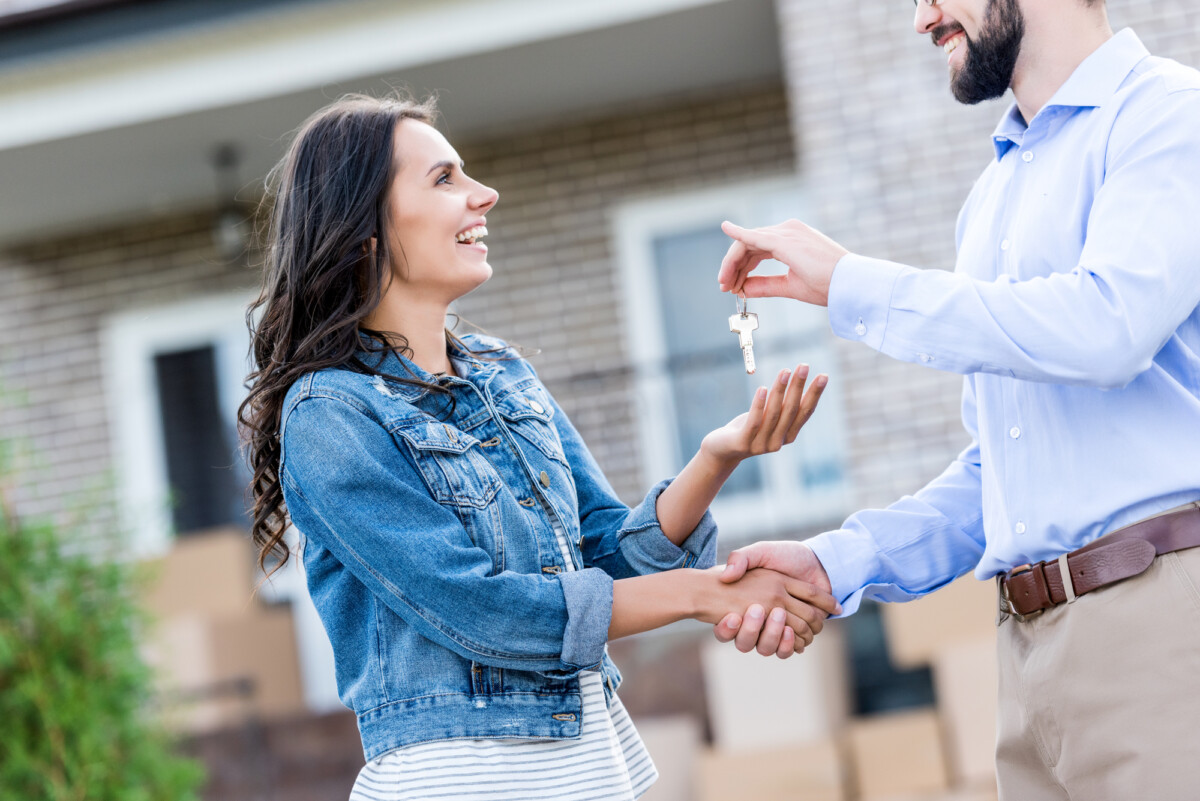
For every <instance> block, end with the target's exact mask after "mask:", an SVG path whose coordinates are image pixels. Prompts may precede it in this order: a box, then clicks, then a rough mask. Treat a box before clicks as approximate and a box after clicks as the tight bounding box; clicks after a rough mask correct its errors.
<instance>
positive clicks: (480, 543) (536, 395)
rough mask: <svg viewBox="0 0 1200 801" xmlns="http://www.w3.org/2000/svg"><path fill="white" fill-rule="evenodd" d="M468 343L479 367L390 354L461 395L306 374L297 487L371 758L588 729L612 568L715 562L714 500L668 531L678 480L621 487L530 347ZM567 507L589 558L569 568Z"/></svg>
mask: <svg viewBox="0 0 1200 801" xmlns="http://www.w3.org/2000/svg"><path fill="white" fill-rule="evenodd" d="M464 341H466V342H467V343H468V345H469V347H470V348H471V349H472V350H473V351H476V352H481V351H485V350H489V349H491V348H503V347H504V343H502V342H499V341H498V340H493V339H490V338H486V337H479V336H468V337H466V338H465V340H464ZM452 357H453V359H454V365H455V369H456V372H457V373H458V374H459V376H461V377H454V376H442V377H435V376H433V375H430V374H429V373H427V372H425V371H423V370H421V369H420V368H419V367H417V366H416V365H415V364H413V363H412V362H411V361H408V360H406V359H405V360H402V359H401V358H400V357H397V356H395V355H394V354H389V355H387V356H386V357H385V358H384V359H383V360H382V362H380V363H379V364H378V369H379V370H380V371H381V372H384V373H388V374H390V375H396V376H406V375H409V374H415V375H416V376H417V377H419V378H421V379H423V380H425V381H429V382H438V383H440V384H441V385H442V386H444V387H446V388H447V389H449V390H450V391H451V392H452V393H453V396H454V400H455V406H454V409H453V411H452V412H451V411H449V409H448V404H447V401H446V398H445V396H443V395H441V394H439V393H431V392H429V391H427V390H424V389H422V388H420V387H413V386H409V385H404V384H400V383H397V382H393V381H388V380H386V379H384V378H382V377H378V376H368V375H364V374H361V373H357V372H353V371H350V370H347V369H327V370H321V371H319V372H315V373H310V374H308V375H306V376H304V377H303V378H301V379H300V380H299V381H297V382H296V383H295V384H294V385H293V386H292V387H291V388H290V390H289V391H288V394H287V397H286V399H285V401H284V407H283V414H282V420H281V424H280V440H281V442H282V449H283V454H282V461H281V467H280V480H281V483H282V485H283V494H284V498H285V501H286V504H287V510H288V514H289V515H290V517H291V520H292V523H293V524H294V525H295V527H296V529H297V530H298V531H299V532H301V542H302V546H301V547H302V558H303V562H304V567H305V571H306V573H307V580H308V589H309V593H310V594H311V596H312V599H313V602H314V604H315V605H316V608H317V611H318V612H319V613H320V616H321V619H322V621H323V623H324V625H325V630H326V632H327V633H328V635H329V639H330V641H331V642H332V644H333V651H334V656H335V661H336V666H337V682H338V692H339V694H340V697H341V699H342V701H343V703H345V704H346V705H347V706H348V707H350V708H351V709H353V710H354V712H355V713H356V715H357V717H358V726H359V732H360V733H361V735H362V741H363V751H364V753H365V756H366V758H367V759H368V760H370V759H373V758H375V757H377V756H379V755H381V754H383V753H385V752H387V751H390V750H393V749H395V748H399V747H402V746H406V745H410V744H413V743H419V742H428V741H433V740H447V739H455V738H472V739H473V738H513V737H515V738H533V739H559V738H573V737H578V736H579V733H580V724H581V717H582V704H581V700H580V693H579V679H578V677H579V675H580V673H581V672H582V671H585V670H600V671H602V673H603V675H604V678H605V684H606V686H607V691H608V692H612V691H613V690H615V689H616V686H617V684H618V683H619V681H620V675H619V674H618V673H617V670H616V667H615V666H614V665H613V664H612V662H611V661H610V660H609V659H608V655H607V651H606V641H607V638H608V627H609V623H610V620H611V616H612V583H613V580H614V579H619V578H626V577H630V576H636V575H640V574H645V573H651V572H655V571H659V570H668V569H671V568H678V567H708V566H711V565H712V564H713V562H714V559H715V551H716V525H715V524H714V522H713V520H712V518H711V516H710V515H709V514H708V513H707V512H706V513H705V515H704V518H703V519H702V520H701V522H700V523H699V524H698V525H697V527H696V529H695V530H694V531H693V532H692V533H691V534H690V536H689V537H688V538H687V540H686V541H685V542H684V543H683V546H682V547H678V546H676V545H675V544H673V543H672V542H671V541H670V540H668V539H667V538H666V536H664V535H663V533H662V530H661V528H659V524H658V518H657V515H656V512H655V501H656V499H657V498H658V495H659V493H661V492H662V490H663V488H664V487H665V486H666V485H667V484H668V483H670V482H669V481H663V482H661V483H660V484H658V485H657V486H655V487H654V488H653V489H652V490H651V491H650V493H649V494H648V495H647V497H646V499H645V500H644V501H642V503H641V504H639V505H638V506H637V507H636V508H634V509H630V508H629V507H627V506H625V505H624V504H622V503H621V501H620V500H618V498H617V496H616V494H615V493H614V492H613V489H612V487H611V486H610V485H609V483H608V481H607V480H606V479H605V478H604V475H603V474H602V473H601V472H600V468H599V466H598V465H597V464H596V461H595V459H594V458H593V457H592V455H591V453H589V452H588V449H587V446H586V445H585V444H584V442H583V440H582V439H581V438H580V436H579V434H578V433H577V432H576V430H575V428H574V427H573V426H572V425H571V422H570V421H569V420H568V419H567V417H566V415H565V414H564V413H563V411H562V410H561V409H560V408H559V407H558V404H557V403H555V401H554V399H553V398H552V397H550V393H549V392H547V391H546V388H545V387H544V386H542V383H541V382H540V381H539V380H538V378H537V375H536V374H535V373H534V371H533V369H532V368H531V367H530V366H529V365H528V364H527V363H526V362H525V361H524V360H522V359H520V358H519V357H518V356H517V355H516V354H515V353H513V352H512V351H511V350H509V349H505V350H504V351H502V352H500V353H494V354H488V355H487V356H485V357H484V358H476V357H475V356H474V355H472V354H471V353H468V352H464V351H461V350H457V349H454V350H452ZM497 357H498V358H497ZM364 358H365V359H372V358H375V359H377V358H378V357H377V356H365V357H364ZM402 361H403V364H402ZM368 363H370V362H369V361H368ZM554 522H557V523H558V524H559V525H560V526H561V527H562V528H563V530H564V531H565V532H566V535H567V540H568V543H569V547H570V550H571V556H572V558H573V560H574V562H575V564H576V565H577V566H578V567H579V568H580V569H578V570H575V571H571V572H567V571H565V570H564V567H565V565H564V561H563V557H562V555H561V550H560V548H559V547H558V544H557V540H556V538H555V534H554V529H553V523H554Z"/></svg>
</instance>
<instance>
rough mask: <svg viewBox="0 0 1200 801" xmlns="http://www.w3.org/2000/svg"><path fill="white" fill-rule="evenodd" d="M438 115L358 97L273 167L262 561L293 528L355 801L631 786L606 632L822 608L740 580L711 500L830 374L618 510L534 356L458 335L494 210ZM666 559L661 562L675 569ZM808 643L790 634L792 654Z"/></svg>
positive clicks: (262, 338) (783, 435)
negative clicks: (351, 739)
mask: <svg viewBox="0 0 1200 801" xmlns="http://www.w3.org/2000/svg"><path fill="white" fill-rule="evenodd" d="M432 115H433V110H432V108H431V107H430V106H429V105H428V104H426V105H417V104H414V103H411V102H407V101H399V100H376V99H372V98H367V97H361V96H355V97H349V98H345V99H343V100H341V101H338V102H336V103H334V104H333V105H331V106H330V107H328V108H326V109H324V110H323V111H321V112H319V113H317V114H316V115H315V116H314V117H313V118H312V119H310V120H309V121H308V122H307V123H306V124H305V125H304V126H303V128H302V129H301V131H300V133H299V134H298V136H297V138H296V140H295V142H294V143H293V145H292V147H291V149H290V151H289V153H288V154H287V156H286V157H285V158H284V160H283V162H282V163H281V165H280V167H279V168H278V169H277V171H276V173H275V174H274V183H275V187H274V192H273V196H274V197H273V200H274V208H273V212H272V228H271V232H270V237H269V248H268V253H267V265H266V277H265V285H264V290H263V294H262V296H261V297H260V299H259V301H258V302H257V303H256V304H255V305H256V308H261V311H262V317H261V321H260V322H259V323H258V325H257V327H256V328H255V330H254V332H253V336H254V352H255V356H256V359H257V363H258V365H259V369H258V370H257V371H256V372H255V373H254V374H252V376H251V382H252V389H251V393H250V396H249V398H248V399H247V400H246V402H245V404H244V405H243V408H242V420H243V423H244V425H245V428H246V431H247V432H248V436H249V445H250V451H251V461H252V465H253V468H254V494H255V501H256V504H255V510H254V514H255V519H254V536H255V540H256V542H257V543H258V545H259V546H260V549H261V551H260V564H265V563H266V562H267V560H268V559H270V558H272V557H275V556H277V557H278V558H279V560H280V562H282V561H284V560H286V558H287V551H286V549H285V548H284V546H283V545H282V536H283V531H284V528H285V526H286V524H287V523H288V522H289V521H290V522H291V523H293V524H294V525H295V526H296V528H297V529H298V530H299V531H300V532H302V538H301V542H302V545H301V550H302V558H303V560H304V565H305V568H306V573H307V577H308V584H309V591H310V593H311V595H312V598H313V601H314V603H315V604H316V607H317V610H318V612H319V613H320V614H321V617H322V620H323V621H324V624H325V628H326V631H327V632H328V634H329V638H330V640H331V642H332V644H333V650H334V655H335V658H336V662H337V679H338V688H339V692H340V694H341V697H342V700H343V701H344V702H345V703H346V704H347V706H349V707H350V708H352V709H353V710H354V711H355V712H356V714H357V715H358V723H359V730H360V733H361V735H362V741H363V750H364V753H365V755H366V758H367V760H368V764H367V766H366V767H365V768H364V769H363V772H362V774H360V776H359V780H358V783H357V784H356V785H355V790H354V795H353V796H352V797H355V798H357V797H362V798H368V797H369V798H373V799H380V798H386V799H392V798H410V797H411V798H431V797H437V796H439V795H441V796H446V797H453V798H473V797H487V798H506V797H510V796H511V797H514V798H522V799H529V798H542V797H545V798H555V799H577V798H578V799H582V798H593V797H604V798H623V799H632V798H636V797H637V796H639V795H641V793H642V792H644V791H645V789H646V787H648V786H649V784H650V783H651V782H652V781H653V780H654V778H655V776H656V773H655V771H654V767H653V764H652V763H651V762H650V760H649V758H648V757H647V756H646V755H645V753H644V749H643V748H642V745H641V742H640V740H638V738H637V735H636V733H635V732H634V731H633V728H632V726H631V725H628V720H627V716H626V715H625V712H624V709H623V708H622V707H621V705H620V701H619V700H618V699H617V698H616V696H615V695H614V692H615V690H616V688H617V685H618V683H619V681H620V676H619V674H618V673H617V670H616V668H615V666H614V665H613V664H612V662H611V661H609V659H608V657H607V654H606V650H605V643H606V642H607V641H608V640H609V639H611V638H616V637H621V636H625V635H628V634H633V633H636V632H640V631H646V630H648V629H651V628H655V627H658V626H662V625H665V624H667V623H670V622H672V621H675V620H681V619H684V618H689V617H690V618H696V619H700V620H704V621H707V622H711V623H715V622H717V621H718V620H719V619H720V618H721V617H723V616H724V614H725V613H728V612H735V611H736V612H739V613H741V612H744V611H745V610H746V609H747V607H749V606H750V605H751V604H760V605H761V606H762V607H763V608H764V609H776V608H778V609H779V610H780V611H779V612H777V614H784V615H786V620H787V622H788V624H789V634H788V636H789V637H792V639H791V640H790V641H789V643H788V645H787V647H788V648H790V647H792V646H793V645H794V644H795V636H796V634H799V635H800V636H801V637H802V639H803V640H804V641H805V642H807V641H811V637H812V634H813V632H814V631H817V630H819V629H820V617H822V615H821V614H820V613H818V612H817V611H816V610H814V609H813V607H812V606H809V605H808V603H806V602H811V603H815V604H816V605H818V606H819V607H821V608H822V609H824V610H825V611H827V612H828V611H832V610H833V609H834V606H835V604H834V601H833V598H832V597H829V596H828V595H826V594H822V593H819V592H818V591H816V590H815V589H814V588H812V587H809V586H807V585H805V584H803V583H801V582H796V581H794V580H791V579H788V578H786V577H784V576H781V575H779V574H776V573H773V572H770V571H765V570H759V571H753V572H752V573H751V574H748V575H747V576H746V578H744V579H743V580H741V581H739V582H737V583H736V584H732V585H726V584H722V583H721V582H720V581H718V580H717V578H716V576H715V575H714V574H713V573H711V572H708V571H704V570H701V569H699V568H706V567H709V566H711V565H712V563H713V556H714V551H715V534H716V527H715V525H714V524H713V522H712V520H711V517H710V516H709V515H708V513H707V511H705V510H706V509H707V507H708V505H709V503H711V501H712V499H713V497H714V496H715V495H716V492H717V490H718V489H719V488H720V486H721V484H722V483H723V482H724V481H725V479H726V478H727V477H728V476H729V475H730V473H731V472H732V471H733V469H734V467H735V466H736V465H737V464H738V463H739V462H740V461H741V460H742V459H744V458H746V457H748V456H751V455H754V454H757V453H763V452H766V451H771V450H777V449H778V448H779V447H781V445H782V444H783V443H784V442H791V441H792V440H793V439H794V438H795V436H796V434H797V432H798V431H799V429H800V426H801V425H803V423H804V422H805V421H806V420H807V419H808V417H809V415H811V413H812V411H813V408H814V407H815V405H816V403H817V400H818V398H819V396H820V393H821V389H822V387H823V386H824V377H823V376H822V377H818V379H817V380H816V381H815V382H814V385H813V387H812V388H810V389H809V391H808V392H807V393H805V392H804V383H805V377H806V370H803V369H801V370H797V371H796V374H795V375H794V376H791V377H790V380H789V376H788V375H787V372H786V371H785V372H784V374H782V375H781V376H780V378H779V380H778V381H777V382H776V384H775V386H774V387H773V388H772V390H771V392H770V393H769V395H770V396H769V397H768V392H767V391H766V390H765V389H760V390H759V392H758V394H757V395H756V396H755V399H754V402H753V404H752V406H751V408H750V411H749V412H748V413H747V414H744V415H741V416H739V417H738V418H737V419H735V420H733V421H732V422H730V423H729V424H728V425H727V426H725V427H724V428H721V429H719V430H717V431H714V432H713V433H711V434H709V435H708V436H707V437H706V438H705V440H704V444H703V445H702V447H701V449H700V452H699V453H698V454H697V455H696V457H695V458H694V459H693V460H692V461H691V462H690V463H689V464H688V465H687V466H686V467H685V468H684V470H683V471H682V472H681V473H680V474H679V476H678V477H677V478H675V479H674V480H673V481H664V482H662V483H660V484H659V485H658V486H656V487H654V488H653V489H652V490H651V491H650V493H649V495H648V496H647V498H646V500H645V501H643V503H642V504H640V505H639V506H638V507H637V508H635V509H632V510H631V509H629V508H628V507H626V506H624V505H623V504H622V503H621V502H620V501H619V500H618V499H617V497H616V496H615V494H614V493H613V491H612V488H611V487H610V486H609V484H608V482H607V481H606V480H605V478H604V476H603V475H602V474H601V472H600V470H599V468H598V466H597V465H596V462H595V460H594V459H593V458H592V456H591V454H590V453H589V452H588V450H587V447H586V446H585V445H584V443H583V441H582V440H581V439H580V437H579V435H578V433H577V432H576V431H575V429H574V427H573V426H572V425H571V423H570V421H569V420H567V418H566V415H564V414H563V412H562V410H561V409H560V408H559V407H558V404H557V403H555V401H554V399H553V398H552V397H551V396H550V394H549V393H548V392H547V391H546V389H545V387H543V386H542V384H541V382H540V381H539V380H538V378H537V376H536V375H535V373H534V372H533V369H532V368H531V367H530V366H529V365H528V364H527V363H526V362H525V361H524V360H522V359H521V358H520V357H519V356H518V355H517V354H515V353H514V352H513V351H512V350H511V349H510V348H508V347H507V346H506V345H505V344H504V343H502V342H500V341H498V340H494V339H491V338H487V337H483V336H478V335H470V336H465V337H463V338H461V339H460V338H458V337H455V336H454V335H452V334H450V333H449V332H448V331H447V330H446V329H445V318H446V313H447V307H448V306H449V304H450V303H451V302H452V301H454V300H455V299H456V298H459V297H462V296H463V295H465V294H466V293H468V292H470V291H471V290H473V289H475V288H476V287H477V286H479V285H480V284H482V283H483V282H484V281H486V280H487V279H488V278H489V277H490V275H491V273H492V268H491V266H490V265H489V264H488V262H487V247H486V245H484V244H483V242H482V239H483V237H484V236H485V235H486V233H487V229H486V227H485V223H486V218H485V214H486V213H487V212H488V211H489V210H490V209H491V208H492V207H493V206H494V205H495V203H496V201H497V194H496V192H495V191H494V190H492V189H490V188H488V187H486V186H483V185H482V184H480V183H478V182H476V181H474V180H472V179H471V178H470V177H468V176H467V175H466V173H465V172H464V171H463V165H462V162H461V160H460V159H459V157H458V155H457V153H456V152H455V151H454V149H453V148H452V147H451V146H450V144H449V143H448V142H447V141H446V140H445V139H444V138H443V137H442V135H441V134H440V133H438V132H437V130H436V129H435V128H433V127H432V125H431V122H432ZM664 571H666V572H664ZM800 647H802V645H801V646H800Z"/></svg>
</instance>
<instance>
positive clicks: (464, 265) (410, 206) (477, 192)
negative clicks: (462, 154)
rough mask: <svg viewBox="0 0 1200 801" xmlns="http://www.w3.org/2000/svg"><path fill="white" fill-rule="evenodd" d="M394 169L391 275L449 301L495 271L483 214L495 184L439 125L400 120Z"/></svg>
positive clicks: (493, 196)
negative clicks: (469, 164) (471, 173)
mask: <svg viewBox="0 0 1200 801" xmlns="http://www.w3.org/2000/svg"><path fill="white" fill-rule="evenodd" d="M392 142H393V145H392V148H393V153H394V159H395V164H396V168H395V176H394V177H393V179H392V185H391V187H390V188H389V189H388V212H387V213H388V221H389V223H390V224H389V226H388V227H389V228H390V242H389V248H388V252H389V253H390V254H391V268H392V275H393V280H398V281H401V282H403V283H404V284H406V285H407V287H408V289H410V290H412V291H415V292H416V293H418V294H419V295H421V296H423V297H426V298H427V299H430V300H437V301H439V302H445V303H447V304H449V303H450V302H451V301H453V300H455V299H456V298H460V297H462V296H463V295H465V294H467V293H468V292H470V291H471V290H473V289H475V288H476V287H477V286H479V285H480V284H482V283H483V282H484V281H486V280H488V278H490V277H491V275H492V267H491V265H490V264H488V261H487V253H488V249H487V245H485V244H483V242H482V241H481V239H482V237H483V236H484V235H486V233H487V229H486V228H485V227H484V226H485V225H486V223H487V219H486V218H485V216H484V215H485V214H486V213H487V212H488V211H489V210H491V208H492V207H493V206H495V205H496V201H497V199H498V198H499V195H498V194H497V192H496V190H494V189H492V188H491V187H489V186H484V185H483V184H481V183H479V182H478V181H476V180H474V179H473V178H470V177H468V176H467V174H466V173H465V172H463V164H462V159H460V158H459V156H458V153H457V152H456V151H455V150H454V148H453V147H451V146H450V143H449V142H447V141H446V138H445V137H444V136H442V135H441V133H439V132H438V130H437V129H436V128H433V127H432V126H430V125H426V124H425V123H423V122H418V121H416V120H402V121H400V122H399V123H397V125H396V132H395V134H394V136H393V139H392Z"/></svg>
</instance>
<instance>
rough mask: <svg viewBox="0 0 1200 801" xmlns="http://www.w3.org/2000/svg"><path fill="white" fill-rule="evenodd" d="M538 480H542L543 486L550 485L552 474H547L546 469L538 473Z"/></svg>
mask: <svg viewBox="0 0 1200 801" xmlns="http://www.w3.org/2000/svg"><path fill="white" fill-rule="evenodd" d="M538 481H540V482H542V486H543V487H548V486H550V476H548V475H546V471H545V470H543V471H542V472H541V473H539V474H538Z"/></svg>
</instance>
